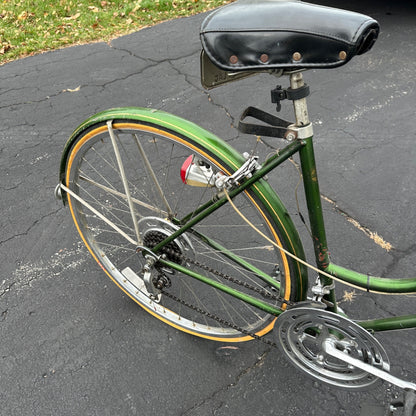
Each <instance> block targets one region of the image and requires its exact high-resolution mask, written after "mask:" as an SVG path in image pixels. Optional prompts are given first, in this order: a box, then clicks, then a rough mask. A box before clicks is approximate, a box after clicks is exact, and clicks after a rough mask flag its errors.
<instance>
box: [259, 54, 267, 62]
mask: <svg viewBox="0 0 416 416" xmlns="http://www.w3.org/2000/svg"><path fill="white" fill-rule="evenodd" d="M268 60H269V55H267V53H263V54H262V55H261V56H260V61H261V62H262V63H263V64H265V63H267V62H268Z"/></svg>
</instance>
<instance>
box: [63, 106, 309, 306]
mask: <svg viewBox="0 0 416 416" xmlns="http://www.w3.org/2000/svg"><path fill="white" fill-rule="evenodd" d="M109 120H134V121H139V122H142V123H145V124H147V125H153V126H155V127H158V126H159V127H164V128H165V129H168V130H169V131H171V132H173V133H176V134H178V135H180V136H183V137H187V138H188V139H190V140H192V141H193V142H194V143H195V144H197V145H199V146H201V147H202V148H204V149H205V150H207V151H208V152H210V153H212V154H216V155H219V156H220V157H221V159H222V160H224V161H225V162H227V164H228V166H229V167H230V168H231V170H232V171H235V170H237V169H238V168H239V167H240V166H241V165H242V164H243V163H244V161H245V159H244V157H243V156H242V155H241V154H240V153H238V152H237V151H236V150H235V149H233V148H232V147H231V146H230V145H228V144H227V143H226V142H225V141H224V140H222V139H220V138H219V137H217V136H215V135H214V134H212V133H210V132H208V131H207V130H205V129H203V128H202V127H199V126H198V125H196V124H194V123H192V122H190V121H187V120H185V119H183V118H180V117H177V116H175V115H172V114H169V113H165V112H163V111H160V110H153V109H148V108H140V107H124V108H115V109H110V110H106V111H103V112H100V113H98V114H95V115H94V116H92V117H90V118H88V119H87V120H85V121H84V122H83V123H82V124H81V125H80V126H78V127H77V129H76V130H75V131H74V132H73V133H72V135H71V136H70V138H69V139H68V141H67V143H66V145H65V148H64V151H63V153H62V158H61V163H60V171H59V180H60V183H64V181H65V172H66V165H67V160H68V157H69V154H70V151H71V148H72V146H73V145H74V144H75V143H76V141H77V140H78V138H79V137H80V135H81V134H82V133H83V132H84V131H85V130H87V129H88V128H90V127H91V126H93V125H95V124H97V123H105V122H107V121H109ZM252 189H253V191H254V193H255V194H256V197H257V198H258V199H259V200H260V201H261V202H262V203H263V204H264V206H265V207H266V208H267V211H268V214H269V215H270V217H271V219H272V220H273V221H274V222H275V223H276V224H278V226H279V229H280V231H281V234H282V238H283V239H284V240H285V243H286V246H287V247H288V248H289V250H291V251H292V253H293V254H295V255H296V256H297V257H299V258H300V259H302V260H305V254H304V250H303V246H302V243H301V240H300V238H299V234H298V232H297V230H296V228H295V226H294V224H293V222H292V219H291V218H290V216H289V213H288V211H287V209H286V208H285V206H284V205H283V203H282V201H281V200H280V198H279V197H278V195H277V194H276V192H275V191H274V190H273V189H272V188H271V187H270V185H269V184H268V183H267V182H266V181H265V180H263V179H261V180H260V181H258V182H257V183H256V184H255V185H253V187H252ZM62 197H63V201H64V203H65V201H66V196H65V194H64V193H63V195H62ZM296 265H297V269H298V270H297V276H296V279H297V287H298V288H299V293H300V294H301V295H300V299H298V300H304V299H306V291H307V287H308V280H307V269H306V267H305V266H304V265H302V264H301V263H296Z"/></svg>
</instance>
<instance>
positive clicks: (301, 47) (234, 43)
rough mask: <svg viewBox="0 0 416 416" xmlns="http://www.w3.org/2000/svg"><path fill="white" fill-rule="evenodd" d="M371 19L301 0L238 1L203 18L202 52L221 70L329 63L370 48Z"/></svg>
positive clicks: (338, 63) (375, 30)
mask: <svg viewBox="0 0 416 416" xmlns="http://www.w3.org/2000/svg"><path fill="white" fill-rule="evenodd" d="M378 33H379V25H378V23H377V21H376V20H374V19H372V18H371V17H369V16H365V15H363V14H360V13H355V12H350V11H346V10H341V9H336V8H331V7H324V6H319V5H315V4H310V3H304V2H302V1H300V0H239V1H237V2H235V3H231V4H229V5H227V6H224V7H221V8H219V9H217V10H215V11H214V12H212V13H211V14H210V15H209V16H208V17H207V18H206V19H205V20H204V22H203V23H202V26H201V41H202V45H203V48H204V51H205V53H206V54H207V55H208V57H209V59H210V60H211V61H212V62H213V63H214V65H216V66H217V67H219V68H221V69H223V70H226V71H247V70H268V69H302V68H333V67H337V66H341V65H343V64H345V63H347V62H348V61H349V60H350V59H351V58H352V57H353V56H355V55H360V54H363V53H365V52H367V51H368V50H370V49H371V47H372V46H373V44H374V42H375V41H376V39H377V36H378Z"/></svg>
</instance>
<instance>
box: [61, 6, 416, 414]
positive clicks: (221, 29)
mask: <svg viewBox="0 0 416 416" xmlns="http://www.w3.org/2000/svg"><path fill="white" fill-rule="evenodd" d="M279 16H287V17H288V18H287V19H285V20H284V22H283V21H282V19H280V20H279V19H278V17H279ZM286 22H290V24H286ZM299 22H301V23H299ZM378 32H379V26H378V23H377V22H376V21H375V20H373V19H372V18H370V17H368V16H364V15H361V14H357V13H352V12H347V11H343V10H339V9H332V8H326V7H321V6H315V5H310V4H307V3H300V2H294V1H270V0H269V1H265V0H263V1H258V2H257V3H255V4H250V3H249V2H247V1H242V0H240V1H238V2H235V3H232V4H230V5H228V6H225V7H222V8H220V9H218V10H216V11H214V12H212V13H211V14H210V15H209V16H208V17H207V18H206V19H205V21H204V22H203V24H202V28H201V40H202V46H203V50H202V54H201V80H202V83H203V85H204V86H205V87H206V88H214V87H219V86H221V85H223V84H224V83H228V82H231V81H237V80H239V79H241V78H243V77H246V76H250V75H254V74H256V73H260V72H263V73H264V72H266V73H270V74H271V75H273V76H275V77H283V76H288V77H289V82H290V87H288V88H282V87H281V86H277V87H276V88H275V89H273V90H272V93H271V99H272V102H273V103H275V104H276V107H277V110H278V111H279V110H280V107H281V105H282V102H283V101H285V100H288V101H292V103H293V108H294V114H295V119H296V121H295V123H291V122H288V121H286V120H283V119H281V118H279V117H277V116H275V115H271V114H268V113H265V112H264V111H262V110H259V109H256V108H253V107H249V108H247V109H246V110H245V111H244V112H243V115H242V117H241V120H240V123H239V129H240V131H242V132H243V133H248V134H253V135H255V136H258V137H259V136H270V137H278V138H281V139H284V140H286V141H287V142H288V144H287V145H286V146H285V147H284V148H283V149H277V148H276V149H275V151H274V152H272V153H271V154H269V155H268V156H267V157H266V159H265V160H264V161H263V162H262V163H261V162H260V161H259V158H258V157H257V156H256V155H255V154H248V153H247V154H244V155H241V154H239V153H238V152H237V151H236V150H234V149H233V148H232V147H231V146H230V145H228V144H227V143H226V142H224V141H223V140H222V139H220V138H218V137H216V136H215V135H213V134H211V133H209V132H208V131H206V130H205V129H202V128H201V127H199V126H197V125H196V124H193V123H191V122H189V121H186V120H184V119H182V118H179V117H177V116H174V115H171V114H168V113H164V112H162V111H157V110H152V109H145V108H136V107H134V108H131V107H130V108H118V109H111V110H107V111H104V112H101V113H99V114H96V115H94V116H92V117H90V118H88V119H87V120H86V121H84V122H83V123H82V124H81V125H80V126H79V127H78V128H77V129H76V130H75V131H74V132H73V134H72V135H71V136H70V138H69V140H68V141H67V144H66V146H65V148H64V151H63V154H62V159H61V164H60V174H59V184H58V186H57V189H56V195H57V197H59V198H61V199H62V200H63V202H64V203H65V204H68V205H69V209H70V211H71V215H72V218H73V220H74V223H75V226H76V228H77V230H78V232H79V234H80V235H81V238H82V239H83V241H84V243H85V244H86V246H87V248H88V250H89V251H90V253H91V254H92V256H93V257H94V259H95V260H96V261H97V263H98V264H99V265H100V267H101V268H102V269H103V270H104V271H105V272H106V273H107V274H108V275H109V277H110V278H111V279H112V280H113V281H114V282H115V283H116V284H117V285H118V286H119V287H120V289H122V290H123V291H124V292H125V293H127V294H128V295H129V296H130V297H131V298H132V299H133V300H134V301H135V302H137V303H138V304H139V305H140V306H141V307H143V308H144V309H145V310H146V311H147V312H149V313H150V314H152V315H153V316H155V317H156V318H158V319H160V320H161V321H163V322H165V323H167V324H169V325H171V326H173V327H174V328H176V329H179V330H181V331H184V332H187V333H190V334H192V335H196V336H199V337H202V338H207V339H210V340H216V341H223V342H243V341H249V340H252V339H260V340H264V339H265V338H264V336H265V335H266V334H267V333H269V332H270V331H271V330H272V329H274V328H276V330H277V337H276V338H277V344H278V345H279V347H280V348H281V350H282V351H283V353H284V354H285V355H286V356H287V358H288V359H289V360H290V361H291V362H292V363H293V364H294V365H295V366H296V367H297V368H299V369H300V370H303V371H304V372H306V373H307V374H308V375H311V376H313V377H315V378H316V379H317V380H319V381H321V382H325V383H328V384H330V385H332V386H337V387H345V388H350V389H358V388H362V387H368V386H371V385H372V384H374V383H375V382H376V381H377V380H378V379H379V378H382V379H385V380H387V381H388V382H390V383H392V384H395V385H398V386H399V387H401V388H403V389H405V391H406V400H405V401H404V402H403V403H401V404H402V405H403V406H404V411H405V414H406V415H413V414H414V412H415V408H416V394H415V391H416V385H415V384H413V383H409V382H406V381H404V380H400V379H398V378H397V377H394V376H392V375H390V374H389V372H388V371H389V360H388V357H387V354H386V351H385V350H384V348H383V347H382V345H381V344H380V343H379V342H378V341H377V339H376V338H375V337H374V336H373V335H372V332H375V331H384V330H398V329H403V328H414V327H416V315H407V316H400V317H393V318H383V319H376V320H371V321H358V322H356V321H352V320H351V319H349V318H348V317H346V316H345V314H344V312H343V311H342V310H341V309H340V308H339V307H338V305H337V301H336V297H335V286H334V282H335V281H337V280H339V281H341V282H343V283H346V284H349V285H351V286H353V287H355V288H359V289H362V290H365V291H367V292H379V293H395V294H410V293H415V292H416V279H389V278H381V277H374V276H369V275H367V274H362V273H358V272H355V271H352V270H348V269H345V268H343V267H341V266H338V265H336V264H334V263H332V262H331V260H330V257H329V253H328V245H327V240H326V232H325V226H324V219H323V213H322V206H321V196H320V191H319V184H318V178H317V173H316V164H315V157H314V149H313V127H312V124H311V122H310V120H309V116H308V110H307V103H306V99H307V97H308V95H309V87H308V86H307V85H306V84H305V82H304V80H303V71H305V70H307V69H309V68H331V67H338V66H341V65H344V64H346V63H347V62H348V61H349V60H350V59H352V58H353V57H354V56H356V55H360V54H363V53H366V52H367V51H368V50H370V49H371V47H372V45H373V44H374V42H375V41H376V39H377V36H378ZM248 119H253V120H254V121H251V122H248V121H247V120H248ZM295 154H297V155H298V157H299V160H300V170H301V174H302V180H303V185H304V190H305V198H306V203H307V207H308V216H309V225H310V232H311V236H312V241H313V245H314V252H315V260H316V266H311V265H310V264H308V263H307V262H306V260H305V254H304V250H303V246H302V242H301V239H300V237H299V233H298V231H297V230H296V228H295V226H294V223H293V221H292V219H291V218H290V216H289V214H288V211H287V209H286V208H285V207H284V205H283V203H282V202H281V200H280V198H279V197H278V195H277V194H276V193H275V191H274V190H273V189H272V187H271V186H270V185H269V183H268V181H267V175H269V174H271V172H272V171H273V170H274V169H275V168H277V167H278V166H280V165H282V164H283V162H285V161H288V160H289V159H290V158H291V157H292V156H293V155H295ZM308 269H312V270H314V272H316V273H317V276H318V277H317V279H316V281H315V282H314V283H313V285H312V286H311V289H310V292H311V293H312V294H311V296H309V297H308V287H309V284H308V275H307V274H308ZM265 342H267V343H269V344H271V345H275V344H276V343H275V342H272V341H270V340H266V341H265ZM396 405H398V404H397V403H396ZM383 414H384V413H383Z"/></svg>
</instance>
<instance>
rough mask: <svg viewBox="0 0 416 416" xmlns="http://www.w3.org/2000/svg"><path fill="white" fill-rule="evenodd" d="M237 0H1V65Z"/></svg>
mask: <svg viewBox="0 0 416 416" xmlns="http://www.w3.org/2000/svg"><path fill="white" fill-rule="evenodd" d="M230 1H231V0H0V65H1V64H4V63H5V62H8V61H11V60H14V59H17V58H21V57H24V56H28V55H33V54H36V53H39V52H43V51H48V50H52V49H57V48H62V47H65V46H68V45H74V44H81V43H88V42H93V41H99V40H100V41H108V40H110V39H112V38H115V37H117V36H120V35H123V34H127V33H131V32H134V31H137V30H139V29H140V28H143V27H146V26H150V25H154V24H156V23H159V22H162V21H164V20H169V19H173V18H177V17H182V16H189V15H192V14H196V13H200V12H203V11H206V10H209V9H213V8H215V7H218V6H221V5H223V4H226V3H230Z"/></svg>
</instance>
